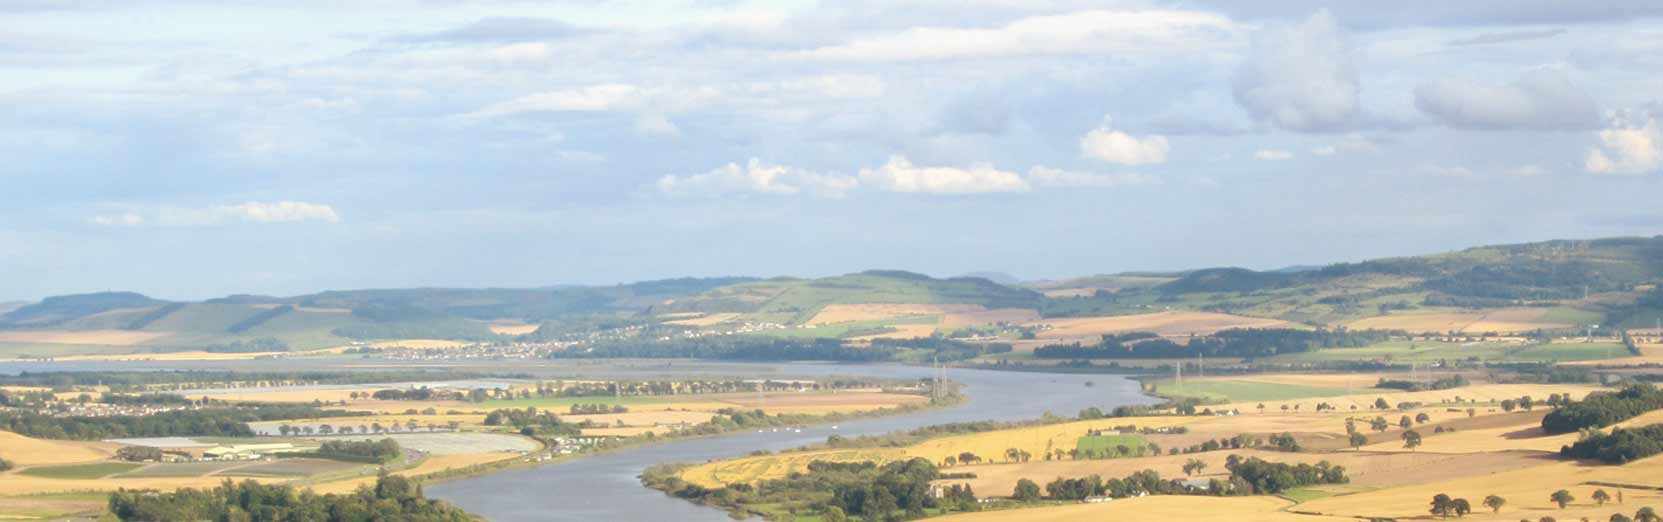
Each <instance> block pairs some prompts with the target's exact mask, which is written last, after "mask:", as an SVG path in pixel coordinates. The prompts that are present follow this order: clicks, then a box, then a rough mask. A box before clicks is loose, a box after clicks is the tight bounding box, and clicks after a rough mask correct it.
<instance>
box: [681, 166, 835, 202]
mask: <svg viewBox="0 0 1663 522" xmlns="http://www.w3.org/2000/svg"><path fill="white" fill-rule="evenodd" d="M859 184H860V182H859V181H857V180H856V179H855V178H854V177H852V176H843V175H836V174H820V173H816V172H812V171H808V170H804V169H800V168H796V167H790V166H785V165H771V164H768V163H764V162H763V161H762V160H760V159H757V158H751V160H750V161H748V162H746V163H745V164H744V165H740V164H738V163H729V164H727V165H724V166H722V167H719V168H716V169H713V170H711V171H709V172H705V173H703V174H693V175H689V176H675V175H670V176H664V177H662V178H659V179H658V191H659V192H662V193H665V194H671V195H719V194H734V193H758V194H777V195H791V194H798V193H802V192H808V193H810V194H814V195H819V196H825V197H842V196H843V195H844V194H845V193H847V192H848V191H850V190H853V189H854V188H855V187H856V186H857V185H859Z"/></svg>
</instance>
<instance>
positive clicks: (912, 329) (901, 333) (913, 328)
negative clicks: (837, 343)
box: [848, 324, 936, 341]
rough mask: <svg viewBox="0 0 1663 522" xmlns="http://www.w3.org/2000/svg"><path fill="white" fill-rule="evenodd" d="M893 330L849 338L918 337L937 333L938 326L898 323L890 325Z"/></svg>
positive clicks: (862, 339)
mask: <svg viewBox="0 0 1663 522" xmlns="http://www.w3.org/2000/svg"><path fill="white" fill-rule="evenodd" d="M889 327H890V328H893V329H894V331H892V332H884V333H877V334H872V335H858V336H854V337H850V338H848V339H849V340H850V341H870V340H872V339H917V338H920V337H929V336H931V335H935V331H936V326H935V325H933V324H896V325H890V326H889Z"/></svg>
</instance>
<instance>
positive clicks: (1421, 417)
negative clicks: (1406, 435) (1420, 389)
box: [1415, 411, 1432, 424]
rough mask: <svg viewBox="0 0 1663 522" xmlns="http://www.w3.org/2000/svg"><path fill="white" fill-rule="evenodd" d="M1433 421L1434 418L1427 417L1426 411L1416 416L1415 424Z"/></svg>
mask: <svg viewBox="0 0 1663 522" xmlns="http://www.w3.org/2000/svg"><path fill="white" fill-rule="evenodd" d="M1431 421H1432V416H1431V415H1427V414H1426V412H1424V411H1423V412H1420V413H1419V414H1416V415H1415V424H1426V423H1428V422H1431Z"/></svg>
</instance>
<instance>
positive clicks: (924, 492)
mask: <svg viewBox="0 0 1663 522" xmlns="http://www.w3.org/2000/svg"><path fill="white" fill-rule="evenodd" d="M676 471H677V470H676V469H675V468H673V467H659V468H653V469H649V470H648V471H647V472H646V473H643V474H642V482H643V483H646V484H647V485H648V486H649V487H653V488H655V489H660V490H663V491H665V492H668V493H670V494H671V495H674V496H676V497H680V498H684V499H688V500H692V501H695V502H699V503H703V504H710V505H716V506H721V507H724V508H727V509H729V510H730V511H732V512H734V513H736V514H742V513H748V512H749V511H750V510H748V509H747V507H748V506H759V505H768V506H770V507H772V508H774V509H779V510H789V511H791V512H792V513H794V514H795V515H796V516H797V517H810V518H817V519H819V520H825V521H828V522H833V521H835V522H842V521H846V520H849V519H850V518H851V517H860V518H862V519H865V520H908V519H914V518H923V517H925V516H929V515H931V514H940V513H941V512H951V511H975V510H977V509H979V506H978V504H977V503H976V494H975V492H974V491H973V490H971V489H970V488H969V487H967V486H956V485H955V486H948V487H946V488H944V489H943V490H942V491H941V494H940V495H939V496H937V495H932V494H931V492H930V482H931V481H933V480H936V479H939V478H942V475H941V474H940V473H939V472H938V470H937V469H936V467H935V466H934V465H933V464H931V463H930V462H929V461H928V460H925V459H917V458H915V459H911V460H904V461H896V462H891V463H888V464H884V465H881V466H880V465H877V464H874V463H872V462H824V461H815V462H810V463H809V464H808V471H807V472H804V473H793V474H791V475H789V476H787V477H785V478H779V479H772V480H764V481H762V482H759V483H757V484H755V485H751V484H730V485H728V486H726V487H722V488H714V489H710V488H704V487H700V486H697V485H694V484H688V483H686V482H684V481H682V480H681V479H680V477H679V476H678V474H677V473H676Z"/></svg>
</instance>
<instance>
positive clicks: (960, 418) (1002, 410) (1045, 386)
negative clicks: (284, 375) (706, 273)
mask: <svg viewBox="0 0 1663 522" xmlns="http://www.w3.org/2000/svg"><path fill="white" fill-rule="evenodd" d="M412 366H418V365H413V364H410V363H401V362H390V361H377V360H373V359H371V360H363V359H346V358H341V359H322V360H319V359H284V360H275V361H215V362H178V361H169V362H133V363H110V362H100V363H83V362H76V363H67V362H58V363H37V362H31V363H21V362H6V363H0V373H16V372H18V371H51V370H94V369H97V370H128V369H164V368H166V369H237V370H268V371H269V370H298V369H342V368H349V369H350V368H362V369H372V368H391V367H412ZM419 366H423V367H432V366H437V367H449V368H455V369H467V370H478V371H496V372H510V371H511V372H524V373H531V374H535V375H538V376H540V377H557V376H558V377H597V378H600V377H612V378H636V379H646V378H655V377H685V376H691V375H712V376H718V375H719V376H748V377H771V378H786V377H828V376H865V377H878V378H927V377H930V376H932V374H933V370H931V369H929V368H923V367H914V366H902V365H888V364H885V365H840V364H815V363H756V364H746V363H704V362H686V361H673V362H672V361H631V362H591V361H523V362H522V361H499V362H489V361H487V362H477V363H460V364H438V365H429V364H423V365H419ZM945 373H946V377H947V378H948V379H949V380H952V381H956V382H959V383H961V384H963V385H964V389H963V391H964V393H965V394H966V395H967V396H968V399H967V400H966V401H965V402H963V403H961V404H959V405H957V406H954V407H951V408H942V409H930V410H924V411H920V412H917V413H911V414H906V415H896V416H891V417H876V418H869V419H861V420H855V421H850V422H843V423H840V424H838V425H836V426H830V425H820V426H814V427H809V428H803V429H802V431H801V432H800V433H797V432H764V433H755V432H745V433H736V434H729V435H724V436H719V437H708V438H697V439H684V440H677V441H669V442H663V443H658V444H650V445H645V446H638V447H633V448H626V449H622V450H618V451H613V452H608V453H604V454H599V455H593V456H587V457H581V458H575V459H570V460H564V461H559V462H555V463H551V464H546V465H541V466H536V467H529V468H516V469H511V470H505V471H501V472H497V473H492V474H488V475H481V476H476V477H468V478H461V479H455V480H450V481H446V482H441V483H437V484H431V485H429V486H428V487H427V488H426V492H427V494H428V496H430V497H434V498H439V499H444V500H446V501H449V502H452V503H454V504H456V505H458V506H461V507H462V508H463V509H466V510H468V511H469V512H471V513H475V514H478V515H481V516H484V517H486V518H487V519H490V520H496V521H502V522H515V521H543V520H585V521H587V520H607V519H610V520H661V521H668V520H675V521H683V520H690V521H691V520H708V521H712V522H716V521H724V520H730V519H729V517H728V515H727V513H725V512H723V511H720V510H717V509H712V508H707V507H702V506H698V505H696V504H693V503H691V502H687V501H684V500H679V499H675V498H671V497H670V496H668V495H665V494H663V493H661V492H659V491H656V490H652V489H647V488H646V487H643V486H642V485H641V484H640V482H639V480H638V479H637V478H636V477H637V475H639V474H640V473H641V471H642V470H644V469H646V468H648V467H650V466H652V465H654V464H659V463H666V462H704V461H707V460H712V459H723V458H731V457H737V456H742V455H745V454H747V453H750V452H753V451H756V450H770V451H780V450H785V449H790V448H795V447H799V446H803V445H806V444H811V443H816V442H821V441H824V440H825V439H826V437H827V436H829V435H834V434H835V435H842V436H845V437H852V436H857V435H875V434H882V433H889V432H893V431H899V430H907V429H912V428H917V427H921V426H928V425H933V424H943V423H949V422H964V421H976V420H1000V421H1009V420H1025V419H1033V418H1037V417H1039V416H1040V415H1041V414H1043V413H1044V412H1046V411H1050V412H1054V413H1056V414H1058V415H1073V414H1075V413H1077V412H1079V410H1081V409H1084V408H1087V407H1090V406H1097V407H1101V408H1104V409H1105V410H1107V409H1109V408H1112V407H1114V406H1120V405H1126V404H1146V403H1150V402H1153V400H1152V399H1150V398H1149V397H1147V396H1144V395H1143V394H1141V393H1139V388H1138V385H1137V383H1136V382H1135V381H1132V380H1130V379H1127V378H1124V377H1120V376H1113V375H1082V374H1049V373H1032V372H999V371H989V370H969V369H948V370H946V371H945ZM1088 384H1089V385H1088Z"/></svg>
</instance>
